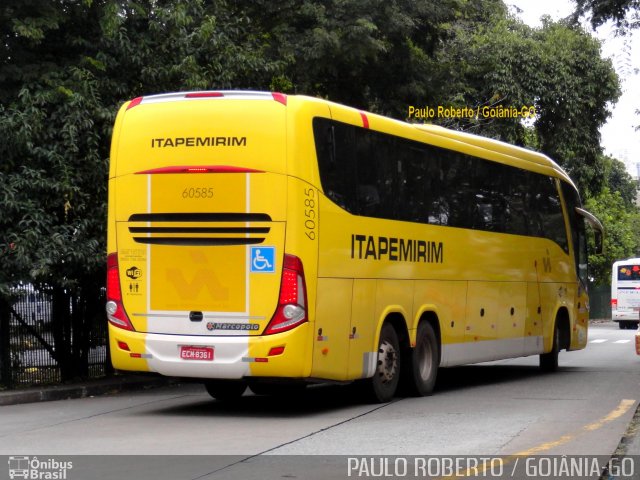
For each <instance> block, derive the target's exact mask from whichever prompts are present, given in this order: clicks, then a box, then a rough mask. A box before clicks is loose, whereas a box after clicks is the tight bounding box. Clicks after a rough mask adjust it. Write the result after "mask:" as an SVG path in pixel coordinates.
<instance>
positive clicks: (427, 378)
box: [403, 322, 440, 397]
mask: <svg viewBox="0 0 640 480" xmlns="http://www.w3.org/2000/svg"><path fill="white" fill-rule="evenodd" d="M439 356H440V355H439V348H438V339H437V337H436V332H435V331H434V330H433V326H431V324H430V323H429V322H422V323H420V325H419V326H418V332H417V334H416V346H415V347H414V348H413V349H412V351H411V357H410V363H409V365H408V366H407V368H408V371H407V372H406V377H405V379H403V380H406V385H405V387H406V390H407V393H409V394H410V395H414V396H419V397H423V396H425V395H431V393H432V392H433V387H434V386H435V384H436V376H437V375H438V359H439Z"/></svg>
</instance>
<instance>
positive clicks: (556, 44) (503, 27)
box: [440, 8, 620, 195]
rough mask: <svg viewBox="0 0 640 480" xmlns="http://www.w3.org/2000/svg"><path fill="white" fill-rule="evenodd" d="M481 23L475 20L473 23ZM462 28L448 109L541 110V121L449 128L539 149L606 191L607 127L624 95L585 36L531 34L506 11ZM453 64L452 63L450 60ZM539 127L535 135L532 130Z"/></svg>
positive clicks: (449, 50)
mask: <svg viewBox="0 0 640 480" xmlns="http://www.w3.org/2000/svg"><path fill="white" fill-rule="evenodd" d="M472 21H473V20H472ZM468 22H469V20H468V19H466V18H463V19H461V20H460V21H459V22H457V23H456V24H455V25H454V27H453V31H454V34H453V35H452V36H451V37H450V39H449V40H448V41H447V43H446V44H445V48H444V49H443V50H442V52H440V55H441V56H442V57H443V58H444V59H445V60H443V62H442V63H443V64H445V65H450V67H449V74H448V77H449V78H450V79H451V80H450V82H449V85H451V90H450V91H447V92H444V93H445V96H444V98H445V99H446V102H447V103H450V104H453V105H459V106H464V105H467V106H473V107H478V106H501V105H504V106H507V107H508V106H514V107H516V108H517V109H520V108H521V107H523V106H533V107H535V111H536V116H535V121H534V122H532V121H531V120H530V121H529V122H528V123H523V122H522V118H521V117H516V118H484V117H482V116H479V117H477V118H476V117H474V118H471V119H462V120H453V121H451V120H449V121H446V122H445V125H446V126H451V127H454V128H462V129H465V130H470V131H473V132H475V133H480V134H482V135H486V136H490V137H494V138H498V139H501V140H504V141H507V142H512V143H516V144H519V145H524V146H531V147H537V148H539V150H541V151H542V152H543V153H545V154H547V155H548V156H550V157H551V158H552V159H554V160H555V161H557V162H558V163H559V164H560V165H561V166H562V167H564V168H565V169H566V170H567V171H568V173H569V174H570V175H571V176H572V178H573V179H574V180H575V181H576V183H577V184H578V185H579V187H580V189H581V191H582V192H583V193H584V194H586V195H588V194H590V193H597V192H598V191H599V190H600V188H601V187H602V179H603V178H604V176H603V175H604V172H603V170H602V168H603V167H602V165H601V163H600V154H601V147H600V133H599V129H600V127H601V126H602V125H603V124H604V123H605V122H606V120H607V118H608V117H609V115H610V113H609V111H608V103H612V102H615V101H616V100H617V98H618V96H619V94H620V91H619V87H618V78H617V76H616V74H615V71H614V69H613V66H612V64H611V61H610V60H607V59H603V58H602V56H601V51H600V44H599V43H598V41H597V40H595V39H594V38H593V37H591V36H590V35H589V34H588V33H587V32H585V31H584V30H583V29H581V28H579V27H575V26H571V25H569V24H568V23H566V22H552V21H550V19H549V18H546V19H545V20H544V21H543V26H542V28H538V29H535V28H531V27H528V26H527V25H524V24H523V23H522V22H520V21H519V20H517V19H514V18H511V17H508V16H507V14H506V13H505V12H504V11H503V10H500V9H499V8H498V9H495V10H493V11H492V14H491V15H490V17H489V19H488V21H486V22H485V23H483V24H480V25H477V26H476V25H474V24H472V25H473V27H475V28H472V25H469V24H468ZM447 59H448V60H447ZM532 123H533V129H534V130H533V131H534V135H533V136H532V135H531V133H532V132H531V130H529V126H530V125H531V124H532Z"/></svg>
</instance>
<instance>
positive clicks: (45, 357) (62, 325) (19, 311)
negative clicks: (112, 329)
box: [0, 284, 108, 388]
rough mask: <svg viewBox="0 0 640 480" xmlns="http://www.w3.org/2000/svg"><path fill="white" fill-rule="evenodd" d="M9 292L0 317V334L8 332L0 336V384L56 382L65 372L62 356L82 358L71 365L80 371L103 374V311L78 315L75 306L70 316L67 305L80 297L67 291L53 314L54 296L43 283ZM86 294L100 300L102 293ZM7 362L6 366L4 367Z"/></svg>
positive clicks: (86, 374) (105, 354)
mask: <svg viewBox="0 0 640 480" xmlns="http://www.w3.org/2000/svg"><path fill="white" fill-rule="evenodd" d="M12 293H13V295H12V299H11V303H10V305H9V308H8V311H5V312H4V315H5V316H7V315H8V321H7V318H4V319H0V320H1V321H0V336H2V337H4V336H5V335H6V333H5V332H6V331H8V337H9V341H8V342H7V340H6V337H5V338H4V341H2V342H0V359H1V360H2V362H3V364H4V367H5V368H2V375H0V384H1V385H2V386H4V387H8V388H16V387H23V386H33V385H43V384H55V383H60V382H61V381H63V380H64V376H65V375H64V372H63V366H62V365H61V364H62V363H63V360H64V361H67V362H70V361H71V362H80V363H82V364H81V365H74V367H78V368H75V370H77V371H78V372H83V374H82V376H83V377H89V378H96V377H100V376H103V375H105V373H106V370H107V368H108V366H107V362H108V352H107V325H106V319H105V318H104V316H103V315H97V314H96V315H92V316H93V318H78V317H77V314H78V313H79V312H76V317H75V318H74V311H73V309H74V307H75V308H77V309H78V308H80V307H79V306H80V305H81V303H80V302H78V299H77V298H70V297H68V300H66V301H68V305H66V304H65V305H63V308H62V310H60V309H57V310H56V311H57V312H60V311H63V312H64V314H65V315H64V317H65V318H57V319H56V318H54V297H53V294H52V292H51V291H48V290H47V289H46V288H45V289H36V288H35V287H34V286H32V285H30V284H22V285H19V286H18V287H15V288H14V289H13V292H12ZM102 295H104V292H102ZM92 300H95V301H97V302H99V303H100V304H103V303H104V297H103V298H100V299H92ZM58 301H60V300H59V299H58ZM66 301H65V303H66ZM94 303H95V302H94ZM65 310H67V311H65ZM2 314H3V313H2V312H0V315H2ZM3 330H4V331H3ZM7 350H8V351H7ZM7 363H8V364H9V366H10V368H6V367H7Z"/></svg>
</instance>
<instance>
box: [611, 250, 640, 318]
mask: <svg viewBox="0 0 640 480" xmlns="http://www.w3.org/2000/svg"><path fill="white" fill-rule="evenodd" d="M639 315H640V258H629V259H627V260H619V261H617V262H614V264H613V267H612V269H611V318H612V320H613V321H614V322H618V325H619V326H620V328H621V329H625V328H637V327H638V316H639Z"/></svg>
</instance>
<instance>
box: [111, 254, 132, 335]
mask: <svg viewBox="0 0 640 480" xmlns="http://www.w3.org/2000/svg"><path fill="white" fill-rule="evenodd" d="M107 318H108V319H109V322H111V324H112V325H114V326H116V327H118V328H123V329H125V330H132V331H133V330H134V328H133V325H131V322H130V321H129V317H127V312H125V311H124V306H123V305H122V290H121V289H120V272H119V270H118V254H117V253H111V254H109V255H108V256H107Z"/></svg>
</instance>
